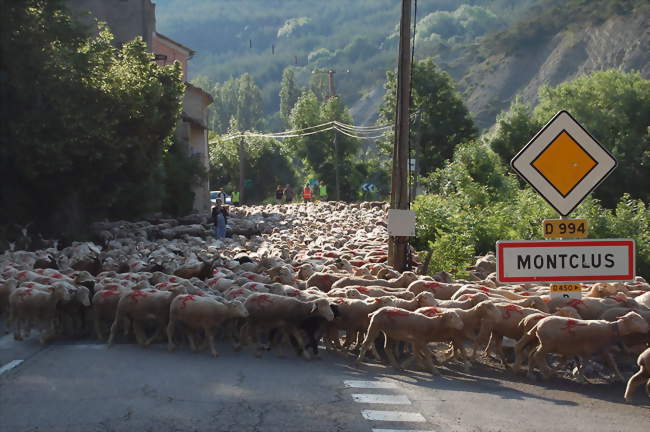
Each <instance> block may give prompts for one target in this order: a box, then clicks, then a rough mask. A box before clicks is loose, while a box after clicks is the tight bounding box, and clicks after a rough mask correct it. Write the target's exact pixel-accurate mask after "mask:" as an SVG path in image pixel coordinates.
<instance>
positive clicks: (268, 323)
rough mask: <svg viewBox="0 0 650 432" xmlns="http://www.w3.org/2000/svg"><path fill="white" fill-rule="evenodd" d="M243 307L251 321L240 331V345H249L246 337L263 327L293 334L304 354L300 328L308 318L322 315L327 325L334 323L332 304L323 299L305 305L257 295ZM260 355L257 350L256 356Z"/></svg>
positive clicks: (296, 300) (285, 298) (294, 300)
mask: <svg viewBox="0 0 650 432" xmlns="http://www.w3.org/2000/svg"><path fill="white" fill-rule="evenodd" d="M244 305H245V306H246V309H247V310H248V313H249V319H248V321H247V323H246V324H244V326H243V327H242V328H241V333H240V338H239V340H240V343H243V342H244V341H246V333H247V332H248V331H249V329H250V328H252V329H253V330H254V331H259V328H260V327H263V328H264V330H272V329H274V328H280V331H282V332H283V335H284V336H286V334H287V332H289V333H290V334H292V335H293V336H294V337H295V338H296V340H297V341H298V345H299V346H300V347H301V348H302V349H303V350H304V346H305V343H304V340H303V338H302V335H301V334H300V332H299V331H298V329H297V326H298V325H299V324H300V323H301V322H302V321H303V320H304V319H305V318H307V317H309V316H314V315H317V316H318V315H320V316H322V317H323V318H325V320H327V321H332V320H333V319H334V314H333V312H332V309H331V308H330V303H329V301H328V300H327V299H324V298H322V299H317V300H312V301H308V302H303V301H300V300H298V299H295V298H292V297H285V296H279V295H275V294H258V293H256V294H252V295H251V296H249V297H248V298H246V301H245V302H244ZM258 340H259V339H258ZM305 353H306V352H305ZM260 354H261V351H260V350H259V349H258V353H257V355H260ZM306 356H307V357H308V355H306Z"/></svg>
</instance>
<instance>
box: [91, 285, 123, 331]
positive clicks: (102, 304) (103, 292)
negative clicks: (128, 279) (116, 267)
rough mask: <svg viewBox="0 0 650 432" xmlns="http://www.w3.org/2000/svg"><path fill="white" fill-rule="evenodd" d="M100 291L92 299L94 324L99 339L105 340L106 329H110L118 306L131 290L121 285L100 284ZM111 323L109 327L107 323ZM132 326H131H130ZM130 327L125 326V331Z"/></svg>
mask: <svg viewBox="0 0 650 432" xmlns="http://www.w3.org/2000/svg"><path fill="white" fill-rule="evenodd" d="M97 286H98V288H99V289H98V290H97V291H95V294H94V295H93V297H92V308H93V324H94V328H95V334H96V335H97V339H99V340H102V341H103V340H105V339H106V336H105V335H104V329H105V327H110V325H111V324H112V323H113V320H114V319H115V313H116V311H117V304H118V302H119V301H120V297H121V296H122V295H123V294H124V293H128V292H131V288H130V287H128V286H123V285H121V284H119V283H112V284H111V283H105V284H98V285H97ZM107 322H108V323H109V324H108V326H107V325H106V323H107ZM129 326H130V324H129ZM129 326H126V325H125V329H128V327H129Z"/></svg>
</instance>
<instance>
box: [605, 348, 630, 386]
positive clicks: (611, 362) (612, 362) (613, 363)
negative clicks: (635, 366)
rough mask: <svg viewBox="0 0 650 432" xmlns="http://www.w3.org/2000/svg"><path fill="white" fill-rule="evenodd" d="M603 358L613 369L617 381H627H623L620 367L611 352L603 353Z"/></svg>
mask: <svg viewBox="0 0 650 432" xmlns="http://www.w3.org/2000/svg"><path fill="white" fill-rule="evenodd" d="M603 358H604V359H605V362H606V363H607V364H608V365H609V367H610V368H612V370H613V371H614V375H615V376H616V380H617V381H621V382H624V381H625V380H624V379H623V375H621V371H620V370H619V369H618V365H617V364H616V361H615V360H614V357H612V353H611V352H609V351H605V352H604V353H603Z"/></svg>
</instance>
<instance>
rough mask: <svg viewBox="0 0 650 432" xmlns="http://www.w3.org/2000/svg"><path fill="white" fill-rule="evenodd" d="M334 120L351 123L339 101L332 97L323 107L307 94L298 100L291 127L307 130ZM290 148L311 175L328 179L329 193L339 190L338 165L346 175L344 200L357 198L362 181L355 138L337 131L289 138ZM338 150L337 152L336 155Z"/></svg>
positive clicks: (343, 177) (341, 184) (341, 178)
mask: <svg viewBox="0 0 650 432" xmlns="http://www.w3.org/2000/svg"><path fill="white" fill-rule="evenodd" d="M332 120H336V121H340V122H344V123H350V122H351V121H352V117H351V116H350V113H349V112H348V110H347V108H346V107H345V106H344V105H343V103H342V102H341V101H340V100H339V99H338V98H336V97H334V98H329V99H327V100H325V101H324V102H323V103H322V104H321V103H319V101H318V99H317V97H316V95H315V94H314V93H312V92H311V91H308V92H305V93H304V94H302V95H301V96H300V97H299V98H298V101H297V102H296V105H295V106H294V108H293V110H292V111H291V117H290V125H291V128H292V129H304V128H309V127H312V126H316V125H319V124H323V123H327V122H329V121H332ZM335 133H336V134H337V136H336V144H335V143H334V134H335ZM287 145H288V146H289V148H290V150H291V151H293V152H294V154H295V156H296V157H297V158H299V159H300V160H302V161H303V163H304V164H305V166H306V168H307V170H308V171H309V172H310V173H311V174H313V175H315V176H316V177H318V178H319V179H323V180H325V182H326V183H327V184H328V185H329V186H330V189H329V190H330V191H333V189H332V187H336V167H337V165H338V169H339V171H340V172H341V173H344V174H342V175H340V176H339V190H340V193H341V199H344V200H351V199H354V198H356V193H357V190H358V183H359V182H360V181H361V180H362V179H360V177H359V176H356V169H355V165H354V164H353V161H352V159H353V157H354V156H355V155H356V154H357V153H358V150H359V145H358V143H357V141H356V139H354V138H350V137H348V136H345V135H343V134H340V133H338V132H335V131H327V132H322V133H317V134H311V135H305V136H301V137H297V138H292V139H289V140H287ZM337 148H338V153H337V152H336V149H337ZM307 174H309V173H307ZM330 195H332V192H330Z"/></svg>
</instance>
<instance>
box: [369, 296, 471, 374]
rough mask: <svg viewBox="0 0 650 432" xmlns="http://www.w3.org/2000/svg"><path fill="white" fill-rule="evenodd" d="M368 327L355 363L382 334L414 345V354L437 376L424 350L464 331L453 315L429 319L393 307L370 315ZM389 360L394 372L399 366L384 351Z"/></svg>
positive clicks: (429, 356) (430, 357) (447, 314)
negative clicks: (442, 339)
mask: <svg viewBox="0 0 650 432" xmlns="http://www.w3.org/2000/svg"><path fill="white" fill-rule="evenodd" d="M369 317H370V325H369V326H368V331H367V333H366V337H365V339H364V340H363V343H362V345H361V349H360V351H359V356H358V357H357V360H356V363H357V364H361V362H362V361H363V359H364V357H365V354H366V352H367V351H368V349H370V348H371V347H372V346H374V342H375V339H377V336H379V333H384V335H385V337H386V340H388V339H389V338H390V339H392V340H395V341H403V342H410V343H412V344H413V352H414V353H415V355H416V356H417V357H418V358H419V359H420V360H423V361H425V362H426V364H427V366H428V367H429V368H430V370H431V373H432V374H434V375H439V374H440V373H439V372H438V370H437V369H436V367H435V365H434V364H433V360H432V353H431V351H430V350H429V348H428V347H427V344H428V343H429V342H432V341H434V340H439V339H440V337H441V335H444V334H447V333H448V332H449V331H450V330H451V331H460V330H462V329H463V326H464V325H463V320H462V319H461V317H460V316H459V315H458V313H457V312H456V311H452V312H450V313H445V314H440V315H439V316H434V317H428V316H426V315H422V314H420V313H417V312H410V311H406V310H404V309H399V308H394V307H382V308H380V309H378V310H377V311H376V312H373V313H371V314H370V315H369ZM386 354H387V355H388V358H389V360H390V362H391V364H392V365H393V367H395V368H396V369H399V368H400V366H399V364H398V363H397V359H396V358H395V357H394V355H393V354H392V350H390V349H386Z"/></svg>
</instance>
